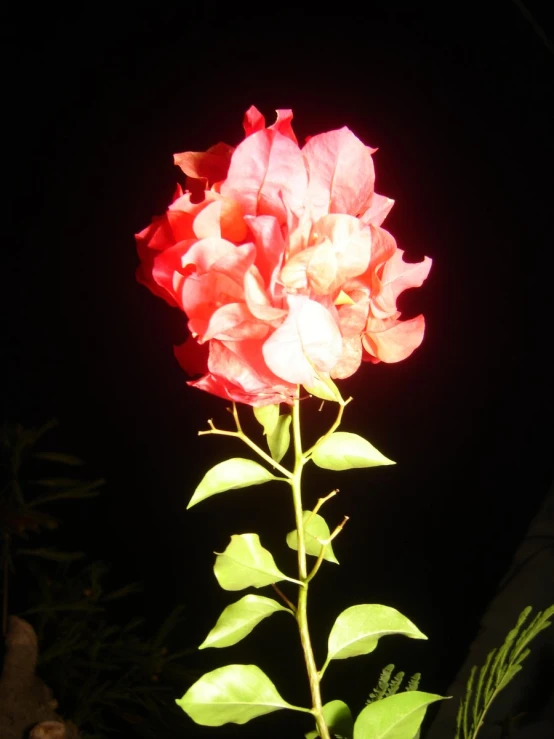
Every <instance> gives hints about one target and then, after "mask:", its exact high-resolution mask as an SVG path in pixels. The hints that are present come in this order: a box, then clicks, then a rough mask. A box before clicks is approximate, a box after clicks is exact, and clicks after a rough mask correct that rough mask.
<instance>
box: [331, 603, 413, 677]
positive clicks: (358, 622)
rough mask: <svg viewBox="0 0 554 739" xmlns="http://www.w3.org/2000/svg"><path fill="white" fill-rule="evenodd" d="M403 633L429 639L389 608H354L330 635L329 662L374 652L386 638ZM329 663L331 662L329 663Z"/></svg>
mask: <svg viewBox="0 0 554 739" xmlns="http://www.w3.org/2000/svg"><path fill="white" fill-rule="evenodd" d="M388 634H403V635H404V636H409V637H410V638H411V639H427V637H426V636H425V634H422V633H421V631H420V630H419V629H418V628H417V626H415V624H413V623H412V622H411V621H409V620H408V619H407V618H406V616H403V615H402V614H401V613H400V612H399V611H397V610H396V608H390V607H389V606H381V605H377V604H373V605H359V606H351V607H350V608H347V609H346V610H345V611H343V612H342V613H341V614H340V616H339V617H338V618H337V620H336V621H335V623H334V624H333V628H332V629H331V633H330V634H329V653H328V655H327V662H329V661H330V660H332V659H347V658H348V657H357V656H359V655H362V654H369V653H370V652H373V650H374V649H375V647H376V646H377V642H378V641H379V639H380V638H381V637H382V636H386V635H388ZM326 664H327V663H326Z"/></svg>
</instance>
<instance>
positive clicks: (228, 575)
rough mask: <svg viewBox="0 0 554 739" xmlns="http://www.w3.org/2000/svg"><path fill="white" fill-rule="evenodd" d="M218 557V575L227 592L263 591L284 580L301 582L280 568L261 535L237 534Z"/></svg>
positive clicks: (216, 565)
mask: <svg viewBox="0 0 554 739" xmlns="http://www.w3.org/2000/svg"><path fill="white" fill-rule="evenodd" d="M216 554H217V555H218V556H217V558H216V560H215V565H214V573H215V576H216V578H217V581H218V583H219V584H220V586H221V587H222V588H223V590H243V589H244V588H248V587H250V586H253V587H255V588H262V587H264V585H271V584H272V583H274V582H280V581H281V580H289V581H290V582H294V583H296V584H297V585H300V583H299V581H298V580H294V579H293V578H292V577H287V576H286V575H284V574H283V573H282V572H281V571H280V570H279V569H277V565H276V564H275V560H274V559H273V556H272V554H271V552H269V551H268V550H267V549H264V548H263V547H262V545H261V544H260V537H259V536H258V534H234V535H233V536H232V537H231V543H230V544H229V546H228V547H227V549H226V550H225V551H224V552H223V553H222V554H219V553H217V552H216Z"/></svg>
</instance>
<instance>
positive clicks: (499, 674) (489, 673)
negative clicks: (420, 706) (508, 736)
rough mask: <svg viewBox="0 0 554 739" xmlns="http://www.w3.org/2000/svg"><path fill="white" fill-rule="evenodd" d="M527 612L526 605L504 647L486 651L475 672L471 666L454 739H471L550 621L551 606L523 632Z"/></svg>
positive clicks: (553, 614)
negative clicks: (484, 657)
mask: <svg viewBox="0 0 554 739" xmlns="http://www.w3.org/2000/svg"><path fill="white" fill-rule="evenodd" d="M531 610H532V608H531V606H528V607H527V608H525V609H524V610H523V611H522V612H521V613H520V615H519V618H518V620H517V623H516V625H515V627H514V628H513V629H512V630H511V631H510V632H509V633H508V635H507V636H506V639H505V640H504V644H503V645H502V646H501V647H500V648H499V649H493V650H491V651H490V652H489V654H488V655H487V659H486V660H485V664H484V665H483V666H482V667H481V668H480V669H479V670H478V668H477V667H472V669H471V673H470V676H469V680H468V682H467V687H466V693H465V696H464V697H463V698H462V700H461V702H460V706H459V709H458V715H457V717H456V738H455V739H475V737H476V736H477V733H478V731H479V729H480V728H481V727H482V726H483V723H484V720H485V716H486V714H487V711H488V710H489V708H490V707H491V704H492V702H493V700H494V699H495V698H496V696H497V695H498V693H499V692H500V691H501V690H503V689H504V688H505V687H506V686H507V685H508V683H510V682H511V680H512V679H513V678H514V677H515V676H516V675H517V673H518V672H519V671H520V670H521V668H522V665H521V663H522V662H523V661H524V660H525V658H526V657H527V656H528V655H529V653H530V649H529V648H528V645H529V644H530V642H531V641H532V640H533V639H534V638H535V637H536V636H537V635H538V634H539V633H540V632H541V631H543V630H544V629H546V628H547V627H548V626H550V624H551V622H550V621H549V620H548V619H550V618H552V616H554V605H552V606H550V608H547V609H546V610H545V611H539V612H538V613H537V615H536V616H535V618H534V619H533V620H532V621H531V623H530V624H529V625H528V626H527V628H526V629H523V625H524V624H525V622H526V621H527V618H528V617H529V614H530V613H531ZM522 629H523V630H522ZM477 673H478V677H477V681H475V677H476V675H477Z"/></svg>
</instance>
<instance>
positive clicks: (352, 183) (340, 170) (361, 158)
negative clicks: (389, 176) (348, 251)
mask: <svg viewBox="0 0 554 739" xmlns="http://www.w3.org/2000/svg"><path fill="white" fill-rule="evenodd" d="M370 152H371V150H370V149H369V148H368V147H367V146H365V145H364V144H363V143H362V142H361V141H360V139H358V138H357V136H355V135H354V134H353V133H352V131H350V129H349V128H347V127H346V126H345V127H344V128H340V129H338V130H336V131H329V132H328V133H321V134H318V135H317V136H312V137H311V138H310V140H309V141H308V143H307V144H306V145H305V146H304V148H303V149H302V154H303V156H304V160H305V162H306V168H307V170H308V192H307V198H306V201H307V205H308V207H309V209H310V212H311V213H312V216H313V217H314V218H317V217H319V216H322V215H325V214H326V213H349V214H350V215H353V216H357V215H359V214H360V213H361V212H362V211H363V210H364V209H365V208H366V207H367V206H366V204H367V203H368V202H370V199H371V196H372V194H373V184H374V181H375V170H374V167H373V159H372V158H371V153H370Z"/></svg>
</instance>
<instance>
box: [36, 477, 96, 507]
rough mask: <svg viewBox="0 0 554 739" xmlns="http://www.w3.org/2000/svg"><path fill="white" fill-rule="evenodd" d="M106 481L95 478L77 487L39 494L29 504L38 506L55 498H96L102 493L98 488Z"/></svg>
mask: <svg viewBox="0 0 554 739" xmlns="http://www.w3.org/2000/svg"><path fill="white" fill-rule="evenodd" d="M104 483H105V480H102V479H101V480H95V481H94V482H92V483H90V484H88V485H81V486H79V487H75V488H65V489H63V490H59V491H58V492H56V493H51V494H48V495H39V496H37V497H36V498H33V499H32V500H30V501H29V503H28V506H29V508H36V507H38V506H42V505H44V504H45V503H51V502H52V501H53V500H84V499H85V498H96V497H98V496H99V495H100V491H99V490H97V488H99V487H101V486H102V485H104Z"/></svg>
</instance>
